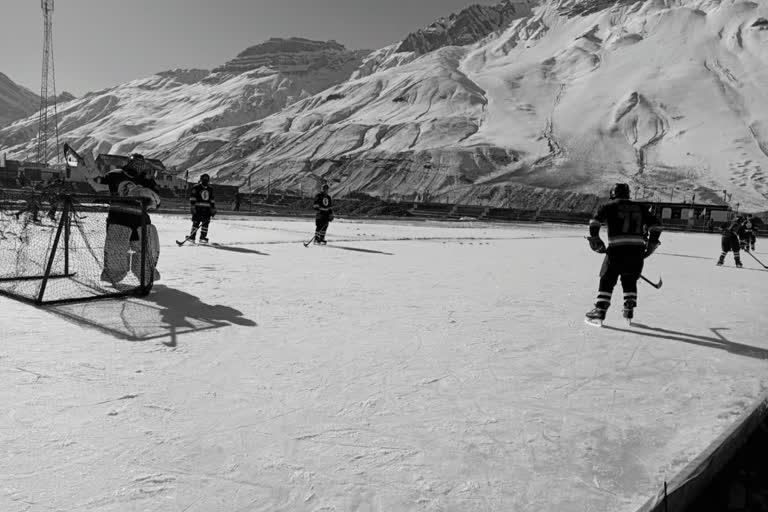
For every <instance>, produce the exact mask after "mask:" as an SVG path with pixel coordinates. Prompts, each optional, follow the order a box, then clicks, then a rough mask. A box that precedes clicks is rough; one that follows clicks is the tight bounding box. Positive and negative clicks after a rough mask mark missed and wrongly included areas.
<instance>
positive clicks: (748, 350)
mask: <svg viewBox="0 0 768 512" xmlns="http://www.w3.org/2000/svg"><path fill="white" fill-rule="evenodd" d="M632 327H638V328H639V329H642V330H639V329H622V328H619V327H613V326H610V325H603V328H604V329H610V330H612V331H621V332H628V333H632V334H640V335H641V336H649V337H651V338H661V339H665V340H672V341H682V342H683V343H691V344H693V345H699V346H702V347H710V348H717V349H720V350H725V351H727V352H731V353H732V354H738V355H740V356H746V357H753V358H755V359H768V350H766V349H764V348H760V347H753V346H751V345H744V344H743V343H736V342H734V341H730V340H728V339H727V338H726V337H725V336H723V335H722V334H720V331H726V330H728V328H727V327H712V328H710V329H709V330H710V331H712V332H713V333H714V334H715V336H714V337H713V336H700V335H698V334H690V333H687V332H681V331H673V330H670V329H663V328H661V327H651V326H650V325H645V324H640V323H632ZM649 331H650V332H649Z"/></svg>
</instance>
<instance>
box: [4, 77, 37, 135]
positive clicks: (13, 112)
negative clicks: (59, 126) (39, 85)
mask: <svg viewBox="0 0 768 512" xmlns="http://www.w3.org/2000/svg"><path fill="white" fill-rule="evenodd" d="M39 107H40V96H38V95H37V94H35V93H33V92H32V91H30V90H29V89H27V88H26V87H22V86H21V85H18V84H16V83H15V82H13V80H11V79H10V78H8V77H7V76H6V75H4V74H3V73H0V127H3V126H6V125H8V124H10V123H11V122H12V121H15V120H17V119H21V118H23V117H27V116H29V115H30V114H32V113H33V112H35V111H36V110H37V109H38V108H39Z"/></svg>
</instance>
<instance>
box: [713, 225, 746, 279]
mask: <svg viewBox="0 0 768 512" xmlns="http://www.w3.org/2000/svg"><path fill="white" fill-rule="evenodd" d="M743 229H744V218H743V217H742V216H741V215H737V216H736V218H734V219H733V220H731V221H728V222H726V223H725V224H723V229H722V232H721V236H720V249H722V252H721V253H720V258H718V260H717V265H718V266H721V265H722V264H723V263H725V256H726V254H728V253H729V252H730V251H733V260H734V262H735V263H736V267H738V268H741V267H742V264H741V254H740V253H739V249H740V248H741V243H740V241H739V234H740V233H741V234H742V235H743Z"/></svg>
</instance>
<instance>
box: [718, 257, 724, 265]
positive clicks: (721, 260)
mask: <svg viewBox="0 0 768 512" xmlns="http://www.w3.org/2000/svg"><path fill="white" fill-rule="evenodd" d="M723 263H725V259H723V258H720V259H719V260H717V266H718V267H722V266H723Z"/></svg>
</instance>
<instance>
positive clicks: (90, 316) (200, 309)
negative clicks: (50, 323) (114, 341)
mask: <svg viewBox="0 0 768 512" xmlns="http://www.w3.org/2000/svg"><path fill="white" fill-rule="evenodd" d="M46 310H48V311H50V312H51V313H54V314H56V315H58V316H61V317H62V318H64V319H66V320H68V321H70V322H73V323H75V324H78V325H82V326H86V327H89V328H92V329H95V330H97V331H100V332H102V333H104V334H109V335H111V336H113V337H116V338H119V339H124V340H128V341H149V340H163V343H164V344H165V345H168V346H175V345H176V343H177V338H178V337H179V336H181V335H184V334H191V333H195V332H200V331H208V330H214V329H220V328H222V327H227V326H230V325H243V326H256V322H253V321H252V320H249V319H247V318H245V317H243V315H242V313H241V312H240V311H238V310H237V309H235V308H232V307H229V306H224V305H216V304H207V303H205V302H203V301H202V300H200V298H198V297H196V296H194V295H192V294H189V293H187V292H184V291H181V290H177V289H175V288H169V287H167V286H163V285H156V286H155V287H154V291H153V293H152V294H151V295H150V296H148V297H146V298H128V299H126V300H121V301H99V302H92V303H83V302H74V303H63V304H55V305H52V306H50V307H48V308H46Z"/></svg>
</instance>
